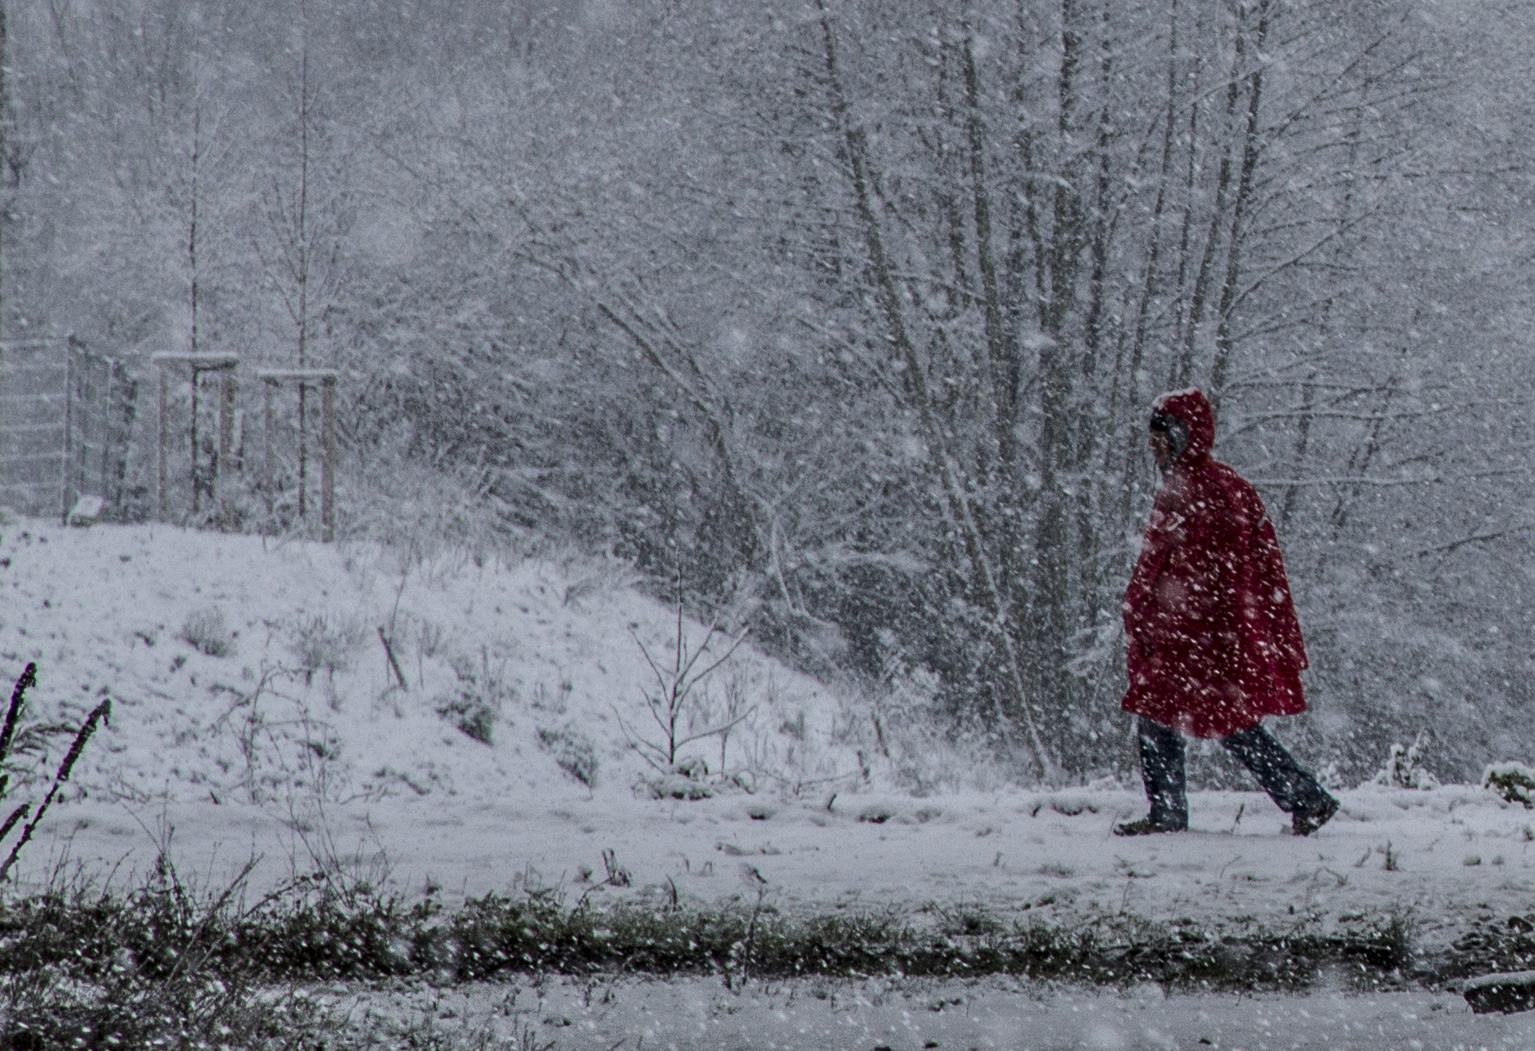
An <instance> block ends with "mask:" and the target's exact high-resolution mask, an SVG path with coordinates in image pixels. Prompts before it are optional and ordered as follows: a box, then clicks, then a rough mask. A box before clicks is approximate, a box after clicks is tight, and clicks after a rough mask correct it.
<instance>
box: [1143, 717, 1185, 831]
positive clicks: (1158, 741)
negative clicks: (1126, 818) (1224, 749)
mask: <svg viewBox="0 0 1535 1051" xmlns="http://www.w3.org/2000/svg"><path fill="white" fill-rule="evenodd" d="M1136 736H1137V737H1138V738H1139V740H1140V750H1141V779H1142V780H1143V781H1145V783H1146V799H1147V800H1148V801H1149V802H1150V803H1151V815H1150V817H1151V823H1152V824H1153V825H1156V826H1157V827H1158V828H1163V829H1171V830H1175V831H1182V830H1183V829H1186V828H1188V827H1189V800H1188V789H1187V782H1186V780H1185V775H1184V765H1183V735H1182V734H1180V733H1179V732H1178V731H1177V730H1174V729H1171V728H1169V727H1166V726H1163V725H1162V724H1161V723H1155V722H1152V721H1151V720H1150V719H1147V718H1145V717H1144V716H1141V717H1139V719H1138V721H1137V723H1136Z"/></svg>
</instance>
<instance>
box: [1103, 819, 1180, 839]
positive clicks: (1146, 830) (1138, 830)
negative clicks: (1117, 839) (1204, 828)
mask: <svg viewBox="0 0 1535 1051" xmlns="http://www.w3.org/2000/svg"><path fill="white" fill-rule="evenodd" d="M1187 828H1188V825H1187V824H1183V825H1164V824H1161V823H1159V822H1156V821H1153V820H1152V819H1151V815H1150V814H1147V815H1146V816H1145V817H1143V818H1141V819H1140V820H1138V821H1121V822H1120V823H1119V824H1117V825H1115V826H1114V834H1115V835H1116V836H1149V835H1153V834H1155V833H1158V832H1183V831H1185V830H1187Z"/></svg>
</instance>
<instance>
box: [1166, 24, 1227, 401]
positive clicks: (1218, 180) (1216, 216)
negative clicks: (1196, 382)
mask: <svg viewBox="0 0 1535 1051" xmlns="http://www.w3.org/2000/svg"><path fill="white" fill-rule="evenodd" d="M1236 32H1237V40H1238V41H1240V40H1241V39H1242V37H1241V32H1242V28H1241V26H1240V25H1238V26H1237V30H1236ZM1241 97H1242V77H1241V51H1240V49H1239V50H1238V52H1237V56H1236V57H1235V58H1233V59H1232V69H1231V76H1230V79H1229V81H1228V82H1227V85H1226V123H1225V128H1224V129H1223V130H1224V132H1226V133H1229V131H1230V129H1231V127H1232V122H1233V121H1234V120H1235V119H1236V111H1237V103H1238V101H1240V99H1241ZM1190 148H1191V149H1192V148H1193V146H1192V145H1191V146H1190ZM1234 148H1235V146H1234V145H1227V144H1225V143H1222V144H1221V162H1220V168H1219V170H1218V171H1217V172H1216V176H1215V203H1214V205H1213V206H1212V207H1211V209H1210V228H1209V231H1208V233H1207V234H1206V235H1205V247H1204V253H1203V254H1202V255H1201V256H1200V259H1199V272H1198V274H1197V276H1196V277H1195V278H1194V289H1193V292H1192V293H1191V294H1190V296H1189V315H1188V321H1187V323H1186V326H1185V328H1184V333H1183V351H1182V354H1181V355H1180V356H1179V359H1178V368H1177V370H1176V373H1175V375H1176V379H1175V380H1174V383H1173V385H1174V386H1176V387H1186V386H1188V385H1189V384H1190V383H1191V382H1192V381H1193V378H1194V354H1195V349H1196V345H1195V342H1196V340H1197V338H1198V335H1199V326H1200V325H1201V324H1202V323H1203V322H1204V316H1205V305H1206V302H1207V299H1208V296H1209V294H1210V280H1211V275H1212V273H1213V272H1214V269H1215V254H1216V252H1217V251H1218V250H1219V249H1220V243H1221V231H1222V228H1223V226H1224V225H1225V223H1224V219H1225V215H1226V196H1227V194H1229V193H1230V192H1231V153H1232V150H1233V149H1234Z"/></svg>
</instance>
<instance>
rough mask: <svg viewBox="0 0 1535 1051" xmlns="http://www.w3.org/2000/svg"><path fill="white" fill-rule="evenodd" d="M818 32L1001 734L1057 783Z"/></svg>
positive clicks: (832, 64)
mask: <svg viewBox="0 0 1535 1051" xmlns="http://www.w3.org/2000/svg"><path fill="white" fill-rule="evenodd" d="M820 9H821V26H822V34H823V41H824V46H825V58H826V73H827V79H828V84H829V88H830V92H831V106H832V115H833V117H834V119H835V120H836V122H837V125H838V127H839V128H840V129H841V130H842V138H843V144H844V148H845V149H846V151H847V159H848V166H849V169H850V171H851V175H852V181H853V192H854V197H855V201H856V208H857V212H858V218H859V222H860V225H861V226H862V228H863V232H864V241H865V246H866V248H867V250H868V253H869V263H870V267H871V269H872V271H873V275H874V279H875V285H876V293H877V298H878V301H879V303H880V307H881V312H882V313H883V314H884V316H885V323H886V325H887V326H888V329H889V333H888V335H889V339H890V342H891V344H892V345H893V346H894V348H895V351H896V354H897V356H898V357H899V359H900V360H901V362H902V364H903V365H904V366H905V367H904V368H903V370H902V382H903V384H904V385H905V387H906V391H907V394H908V397H909V400H910V402H911V404H912V405H913V407H914V408H916V410H917V415H918V419H919V422H920V425H921V428H922V433H923V438H924V440H925V442H926V443H927V447H928V455H929V458H930V460H931V462H932V464H933V466H934V468H935V470H936V471H937V474H938V477H939V483H940V485H941V488H942V491H943V494H944V501H945V503H946V505H947V507H948V512H949V514H950V515H951V516H952V521H953V523H954V525H955V527H956V528H957V531H958V532H959V533H960V536H961V538H962V541H963V544H964V547H965V551H966V554H967V557H968V559H969V561H970V567H971V572H972V574H973V576H974V579H975V580H976V583H977V585H978V587H977V590H978V594H977V596H976V598H977V599H978V600H979V604H980V605H981V608H982V609H983V610H984V612H985V619H986V627H987V633H988V635H989V636H990V637H991V641H992V643H993V645H995V646H996V648H997V651H998V654H999V655H1000V656H1001V658H1002V668H1001V669H1000V671H1001V673H1002V675H1001V684H1002V686H1003V687H1004V691H1005V694H1006V704H1005V705H1003V706H1002V708H1001V710H1000V711H999V712H998V715H999V716H1001V718H999V719H998V720H997V722H998V726H999V729H1002V730H1004V732H1005V730H1006V727H1007V723H1008V722H1009V721H1010V720H1011V719H1014V718H1016V719H1018V720H1020V721H1021V722H1022V723H1023V725H1024V729H1025V732H1026V734H1027V735H1028V740H1029V746H1030V747H1031V749H1032V751H1033V757H1034V761H1035V764H1036V765H1037V767H1038V769H1039V772H1040V775H1041V776H1042V777H1044V778H1045V779H1046V780H1053V779H1054V778H1055V771H1056V764H1055V762H1054V760H1053V758H1052V757H1051V754H1050V752H1049V750H1048V749H1047V748H1046V747H1045V743H1044V740H1043V738H1042V737H1041V736H1040V733H1039V730H1038V727H1037V725H1036V721H1035V718H1034V713H1033V711H1032V709H1031V706H1030V704H1029V698H1028V696H1027V691H1026V689H1025V687H1024V682H1023V675H1022V671H1023V668H1022V659H1021V658H1022V655H1021V654H1020V653H1019V652H1018V650H1017V647H1016V646H1015V644H1014V642H1013V636H1012V632H1011V630H1010V627H1011V625H1010V620H1011V617H1010V614H1009V609H1008V606H1007V603H1006V600H1005V598H1004V596H1003V594H1002V591H1001V589H1000V587H999V586H998V582H997V580H996V579H995V576H994V574H993V570H992V567H991V563H990V560H989V558H988V557H987V555H986V545H985V542H984V539H983V537H982V536H981V532H980V530H979V528H978V526H977V524H976V520H975V516H974V514H973V513H972V508H971V506H970V501H969V498H968V496H967V495H966V493H965V490H964V487H963V485H962V484H961V482H960V480H959V479H958V477H957V476H956V474H955V471H954V466H953V462H952V459H951V456H950V453H949V450H948V443H947V441H946V438H945V435H944V431H943V428H942V426H941V425H940V423H939V422H938V420H937V419H936V418H935V414H934V406H933V399H932V396H931V393H930V392H929V390H928V385H927V378H926V371H925V369H924V368H923V365H922V361H921V359H920V357H919V356H918V355H917V352H916V347H915V346H914V345H913V343H912V341H911V337H910V334H909V332H908V330H907V327H906V321H905V316H904V313H903V311H902V308H901V300H900V293H899V292H898V290H897V287H896V281H895V275H894V270H893V268H892V267H891V265H890V261H889V258H888V256H887V255H886V252H885V246H884V239H883V236H882V235H881V233H880V226H879V220H878V217H877V216H876V214H875V212H874V207H873V203H872V199H871V196H872V195H871V192H870V187H869V174H870V173H869V170H868V161H867V156H868V148H867V144H866V141H865V137H864V131H863V129H862V128H860V127H857V126H855V125H854V124H853V123H852V121H851V120H850V119H849V115H848V108H847V103H846V99H845V95H844V94H843V90H842V75H841V72H840V69H839V66H838V63H837V53H836V42H835V36H834V34H833V31H832V25H831V15H830V12H829V11H828V9H827V6H826V3H825V0H820Z"/></svg>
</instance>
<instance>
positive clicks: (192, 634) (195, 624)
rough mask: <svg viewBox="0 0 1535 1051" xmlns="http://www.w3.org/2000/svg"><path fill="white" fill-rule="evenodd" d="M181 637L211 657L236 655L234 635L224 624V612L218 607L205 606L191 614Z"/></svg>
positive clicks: (182, 628)
mask: <svg viewBox="0 0 1535 1051" xmlns="http://www.w3.org/2000/svg"><path fill="white" fill-rule="evenodd" d="M179 637H180V639H181V640H182V641H183V642H185V643H187V644H188V645H190V646H192V647H193V648H194V649H196V650H197V651H198V652H199V653H206V654H207V655H208V656H210V657H228V656H229V655H230V654H232V653H234V648H235V643H234V634H233V633H232V632H231V631H230V630H229V626H228V625H227V624H225V622H224V611H223V610H221V609H219V608H218V607H217V606H204V607H202V608H201V609H195V610H193V611H192V612H191V613H189V614H188V615H187V619H186V622H185V623H184V624H182V625H181V632H180V635H179Z"/></svg>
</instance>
